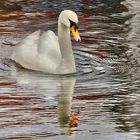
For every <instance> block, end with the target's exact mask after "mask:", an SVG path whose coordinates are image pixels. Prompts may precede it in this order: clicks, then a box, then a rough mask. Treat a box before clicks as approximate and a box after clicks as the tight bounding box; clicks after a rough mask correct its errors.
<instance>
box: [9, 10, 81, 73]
mask: <svg viewBox="0 0 140 140" xmlns="http://www.w3.org/2000/svg"><path fill="white" fill-rule="evenodd" d="M77 23H78V17H77V15H76V14H75V13H74V12H73V11H70V10H65V11H62V12H61V14H60V16H59V20H58V37H57V36H56V35H55V33H54V32H52V31H47V32H44V33H43V34H42V35H40V31H36V32H34V33H32V34H31V35H29V36H27V37H26V38H25V39H24V40H23V41H21V42H20V43H19V44H18V45H17V46H15V48H14V51H13V54H12V57H11V59H12V60H14V61H15V62H17V63H19V64H20V65H21V66H23V67H24V68H27V69H31V70H36V71H43V72H47V73H52V74H68V73H75V72H76V67H75V60H74V56H73V51H72V46H71V39H70V28H72V27H74V29H75V33H76V30H77V28H76V25H77ZM71 24H72V25H71ZM73 32H74V31H73ZM76 34H77V36H75V35H74V37H75V39H76V40H77V41H78V40H80V37H79V34H78V33H76Z"/></svg>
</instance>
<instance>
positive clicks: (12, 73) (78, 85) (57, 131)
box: [0, 0, 140, 140]
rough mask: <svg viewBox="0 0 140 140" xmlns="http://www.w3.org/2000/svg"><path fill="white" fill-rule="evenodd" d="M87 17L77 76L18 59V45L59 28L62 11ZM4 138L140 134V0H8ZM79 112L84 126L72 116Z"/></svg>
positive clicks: (3, 20)
mask: <svg viewBox="0 0 140 140" xmlns="http://www.w3.org/2000/svg"><path fill="white" fill-rule="evenodd" d="M63 9H72V10H74V11H76V12H77V13H78V15H79V26H80V29H79V31H80V34H81V38H82V42H81V43H75V42H73V46H74V47H73V50H74V55H75V59H76V65H77V71H78V72H77V74H76V75H69V76H59V75H47V74H43V73H38V72H34V71H28V70H25V69H22V68H20V67H19V66H17V65H15V64H14V63H13V62H11V61H10V59H9V58H10V54H11V52H12V49H13V48H12V47H9V46H6V45H3V44H2V42H3V40H12V41H13V40H14V41H20V40H22V38H24V37H25V36H26V35H28V34H29V33H31V32H33V31H35V30H37V29H38V28H40V29H41V30H48V29H51V30H53V31H55V32H56V33H57V17H58V15H59V13H60V11H61V10H63ZM0 35H1V36H0V41H1V46H0V105H1V106H0V140H30V139H31V140H34V139H35V140H46V139H47V140H49V139H53V140H54V139H57V140H59V139H60V140H66V139H68V140H69V139H70V140H72V139H74V140H93V139H94V140H112V139H114V140H138V139H140V69H139V67H140V1H139V0H77V1H74V0H68V1H67V2H66V1H64V0H59V1H57V0H53V1H51V0H36V1H35V0H27V1H22V2H20V4H19V2H17V3H16V2H15V3H13V2H12V0H9V1H6V2H5V1H1V2H0ZM73 113H78V119H79V120H78V126H76V127H70V124H69V120H70V115H71V114H73Z"/></svg>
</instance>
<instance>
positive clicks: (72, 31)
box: [70, 25, 81, 41]
mask: <svg viewBox="0 0 140 140" xmlns="http://www.w3.org/2000/svg"><path fill="white" fill-rule="evenodd" d="M70 31H71V33H72V35H73V37H74V39H75V40H76V41H81V38H80V36H79V32H78V29H77V28H76V27H75V26H74V25H73V26H72V27H71V28H70Z"/></svg>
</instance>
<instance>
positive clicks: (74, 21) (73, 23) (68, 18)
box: [59, 10, 81, 41]
mask: <svg viewBox="0 0 140 140" xmlns="http://www.w3.org/2000/svg"><path fill="white" fill-rule="evenodd" d="M59 22H61V23H62V24H63V25H65V26H66V27H67V28H70V31H71V33H72V34H73V37H74V39H75V40H76V41H81V38H80V36H79V33H78V16H77V14H76V13H75V12H73V11H71V10H64V11H62V12H61V14H60V16H59Z"/></svg>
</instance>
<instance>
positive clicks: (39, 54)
mask: <svg viewBox="0 0 140 140" xmlns="http://www.w3.org/2000/svg"><path fill="white" fill-rule="evenodd" d="M11 59H12V60H14V61H15V62H17V63H19V64H20V65H21V66H23V67H24V68H27V69H32V70H37V71H44V72H50V73H52V72H55V70H56V68H57V67H58V65H59V64H60V62H61V52H60V48H59V43H58V39H57V36H56V35H55V34H54V33H53V32H52V31H47V32H44V33H43V34H42V35H41V36H40V31H36V32H34V33H32V34H30V35H29V36H27V37H26V38H25V39H24V40H23V41H21V42H20V43H19V44H18V45H17V46H15V49H14V51H13V54H12V57H11Z"/></svg>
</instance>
